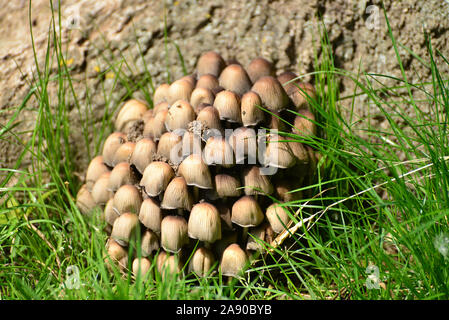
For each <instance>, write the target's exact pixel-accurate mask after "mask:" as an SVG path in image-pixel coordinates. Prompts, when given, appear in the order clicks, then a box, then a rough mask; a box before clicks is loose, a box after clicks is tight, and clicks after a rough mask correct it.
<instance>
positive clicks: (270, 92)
mask: <svg viewBox="0 0 449 320" xmlns="http://www.w3.org/2000/svg"><path fill="white" fill-rule="evenodd" d="M251 91H254V92H255V93H257V94H258V95H259V97H260V99H261V100H262V103H263V106H264V107H266V108H267V109H269V110H271V111H281V110H284V109H287V107H288V104H289V98H288V96H287V93H286V92H285V90H284V88H283V87H282V85H281V84H280V83H279V81H278V80H277V79H276V78H274V77H271V76H265V77H262V78H260V79H259V80H257V82H256V83H254V85H253V87H252V88H251Z"/></svg>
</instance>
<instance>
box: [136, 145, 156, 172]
mask: <svg viewBox="0 0 449 320" xmlns="http://www.w3.org/2000/svg"><path fill="white" fill-rule="evenodd" d="M156 151H157V145H156V143H155V142H154V141H153V139H150V138H143V139H140V140H139V141H137V143H136V147H135V148H134V151H133V154H132V155H131V159H130V162H131V164H133V165H134V166H135V167H136V168H137V170H138V171H139V172H140V173H143V171H144V170H145V168H146V167H147V166H148V165H149V164H150V162H151V161H152V157H153V155H154V154H156Z"/></svg>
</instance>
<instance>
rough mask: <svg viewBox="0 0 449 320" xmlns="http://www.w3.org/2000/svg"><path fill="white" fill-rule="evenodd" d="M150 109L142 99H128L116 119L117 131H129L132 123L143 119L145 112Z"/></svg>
mask: <svg viewBox="0 0 449 320" xmlns="http://www.w3.org/2000/svg"><path fill="white" fill-rule="evenodd" d="M147 110H148V107H147V105H146V104H145V103H143V102H142V101H139V100H136V99H131V100H128V101H126V102H125V103H124V104H123V106H122V107H121V108H120V111H119V113H118V115H117V118H116V120H115V128H116V130H117V131H121V132H127V130H128V128H129V126H130V124H131V123H132V122H133V121H136V120H141V119H142V116H143V114H144V113H145V112H146V111H147Z"/></svg>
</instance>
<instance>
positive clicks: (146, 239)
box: [140, 230, 159, 257]
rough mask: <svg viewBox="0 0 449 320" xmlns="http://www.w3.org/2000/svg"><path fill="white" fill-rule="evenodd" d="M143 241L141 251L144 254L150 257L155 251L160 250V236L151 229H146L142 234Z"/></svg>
mask: <svg viewBox="0 0 449 320" xmlns="http://www.w3.org/2000/svg"><path fill="white" fill-rule="evenodd" d="M141 241H142V243H141V247H140V248H141V252H142V256H144V257H148V256H150V255H151V254H152V253H153V252H154V251H157V250H159V238H158V236H157V235H156V233H154V232H153V231H151V230H147V231H145V233H144V234H143V236H142V240H141Z"/></svg>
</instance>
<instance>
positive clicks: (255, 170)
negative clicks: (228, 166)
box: [242, 166, 274, 195]
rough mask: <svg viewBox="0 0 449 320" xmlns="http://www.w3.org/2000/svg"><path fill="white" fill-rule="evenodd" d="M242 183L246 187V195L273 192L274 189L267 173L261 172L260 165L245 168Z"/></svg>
mask: <svg viewBox="0 0 449 320" xmlns="http://www.w3.org/2000/svg"><path fill="white" fill-rule="evenodd" d="M242 177H243V178H242V184H243V186H244V187H245V189H244V190H245V194H246V195H255V194H268V195H269V194H272V193H273V191H274V189H273V185H272V184H271V182H270V179H269V178H268V176H267V175H263V174H261V172H260V168H259V167H258V166H251V167H247V168H244V169H243V172H242Z"/></svg>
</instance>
